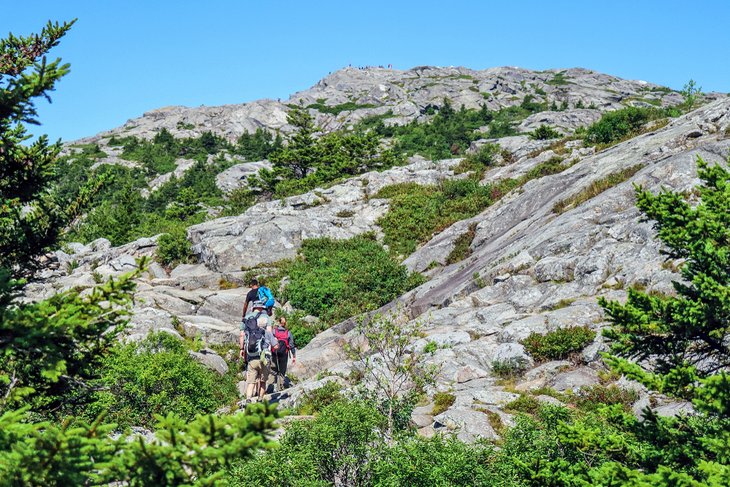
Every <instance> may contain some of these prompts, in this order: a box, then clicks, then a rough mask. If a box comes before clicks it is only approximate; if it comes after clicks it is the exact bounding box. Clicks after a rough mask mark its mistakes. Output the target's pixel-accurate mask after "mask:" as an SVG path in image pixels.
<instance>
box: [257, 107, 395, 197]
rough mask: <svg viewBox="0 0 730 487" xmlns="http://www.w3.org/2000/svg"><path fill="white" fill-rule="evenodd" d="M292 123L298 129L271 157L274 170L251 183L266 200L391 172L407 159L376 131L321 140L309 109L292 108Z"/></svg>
mask: <svg viewBox="0 0 730 487" xmlns="http://www.w3.org/2000/svg"><path fill="white" fill-rule="evenodd" d="M288 121H289V123H290V124H291V125H293V126H294V127H296V133H295V134H294V135H293V136H292V137H291V140H290V141H289V144H288V145H287V146H285V147H283V148H281V149H279V150H277V151H276V152H273V153H271V154H270V155H269V159H270V160H271V162H272V164H273V168H272V169H271V170H266V169H264V170H262V171H260V172H259V174H258V175H257V176H252V177H251V178H250V179H249V183H250V185H251V187H252V188H253V190H254V191H255V192H256V193H257V194H258V195H260V196H263V197H275V198H279V197H284V196H289V195H293V194H299V193H304V192H306V191H309V190H311V189H314V188H315V187H317V186H322V185H326V184H332V183H334V182H336V181H338V180H340V179H342V178H346V177H350V176H354V175H356V174H360V173H362V172H366V171H371V170H374V169H387V168H389V167H391V166H394V165H397V164H401V163H402V162H403V159H402V158H401V157H398V156H396V155H395V153H394V152H393V151H392V150H389V149H384V148H382V147H381V144H380V138H379V137H378V136H377V135H376V133H375V132H373V131H370V132H365V131H362V130H356V131H354V132H332V133H328V134H325V135H323V136H321V137H319V138H315V137H314V134H315V133H316V132H318V131H319V128H318V127H316V126H315V125H314V120H313V119H312V116H311V115H310V114H309V112H307V111H306V110H302V109H300V108H294V109H292V110H291V111H290V112H289V114H288Z"/></svg>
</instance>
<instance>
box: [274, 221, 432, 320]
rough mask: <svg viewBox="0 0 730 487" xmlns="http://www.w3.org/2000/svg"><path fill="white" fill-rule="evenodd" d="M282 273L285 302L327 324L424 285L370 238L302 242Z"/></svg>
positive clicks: (421, 279) (322, 239)
mask: <svg viewBox="0 0 730 487" xmlns="http://www.w3.org/2000/svg"><path fill="white" fill-rule="evenodd" d="M286 272H287V275H288V276H289V278H290V282H289V284H288V285H287V287H286V289H285V291H284V295H285V298H286V299H287V300H289V301H291V303H292V304H293V305H294V306H295V307H296V308H298V309H302V310H304V311H306V312H307V313H309V314H312V315H315V316H318V317H319V318H320V319H321V320H323V321H324V322H325V323H327V324H330V325H331V324H334V323H337V322H339V321H341V320H344V319H346V318H349V317H350V316H355V315H358V314H360V313H363V312H365V311H371V310H374V309H377V308H379V307H380V306H382V305H384V304H386V303H388V302H390V301H391V300H393V299H395V298H396V297H398V296H400V295H401V294H402V293H404V292H405V291H407V290H409V289H412V288H413V287H415V286H417V285H419V284H421V283H422V282H423V278H422V277H421V275H420V274H408V270H407V269H406V268H405V267H404V266H402V265H400V264H398V262H396V261H395V260H394V259H393V258H392V257H390V256H389V255H388V253H387V252H386V251H385V250H384V249H383V247H382V246H381V245H380V244H379V243H378V242H377V241H376V240H375V238H374V237H373V236H372V235H362V236H358V237H354V238H352V239H349V240H332V239H328V238H319V239H312V240H305V241H304V242H303V243H302V247H301V249H300V251H299V257H298V258H297V259H296V260H295V261H294V263H293V264H291V266H289V267H288V269H287V271H286Z"/></svg>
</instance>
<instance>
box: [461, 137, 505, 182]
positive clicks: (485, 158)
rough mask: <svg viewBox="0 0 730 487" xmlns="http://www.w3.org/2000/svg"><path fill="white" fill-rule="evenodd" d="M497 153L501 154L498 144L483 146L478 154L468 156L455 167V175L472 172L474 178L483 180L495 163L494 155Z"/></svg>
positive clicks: (473, 153)
mask: <svg viewBox="0 0 730 487" xmlns="http://www.w3.org/2000/svg"><path fill="white" fill-rule="evenodd" d="M497 153H499V146H498V145H497V144H486V145H483V146H481V147H480V148H479V150H477V151H476V152H472V153H469V154H467V155H466V157H464V158H463V159H462V160H461V161H460V162H459V164H457V165H456V167H454V174H464V173H468V172H471V173H472V177H473V178H475V179H481V178H482V176H484V172H485V171H486V170H487V168H488V167H489V166H491V165H492V164H493V163H494V155H495V154H497Z"/></svg>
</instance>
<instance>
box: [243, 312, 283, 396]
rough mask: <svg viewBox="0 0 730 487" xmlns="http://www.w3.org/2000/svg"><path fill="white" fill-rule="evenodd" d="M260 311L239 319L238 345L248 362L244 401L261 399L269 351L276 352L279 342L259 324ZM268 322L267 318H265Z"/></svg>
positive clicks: (267, 370)
mask: <svg viewBox="0 0 730 487" xmlns="http://www.w3.org/2000/svg"><path fill="white" fill-rule="evenodd" d="M261 315H262V313H261V312H258V313H256V314H254V313H251V314H249V315H248V316H246V317H245V318H244V319H243V320H242V321H241V338H240V342H239V346H240V348H241V357H242V358H243V359H244V361H245V362H247V363H248V368H247V370H246V401H250V400H253V399H254V397H255V398H256V399H258V400H262V399H263V398H264V395H265V394H266V381H267V379H268V377H269V367H270V363H271V351H274V352H276V351H277V350H278V348H279V342H278V341H277V340H276V338H274V335H272V334H271V332H270V331H269V330H266V329H264V328H262V327H261V326H259V319H260V318H261ZM267 322H268V319H267Z"/></svg>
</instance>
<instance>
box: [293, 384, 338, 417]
mask: <svg viewBox="0 0 730 487" xmlns="http://www.w3.org/2000/svg"><path fill="white" fill-rule="evenodd" d="M343 399H344V396H343V395H342V386H341V385H340V384H339V383H338V382H335V381H330V382H327V383H326V384H325V385H323V386H322V387H320V388H317V389H313V390H311V391H309V392H305V393H304V394H303V395H302V398H301V399H300V400H299V407H298V410H297V412H298V413H299V414H303V415H309V414H315V413H319V412H322V410H324V409H325V408H326V407H327V406H329V405H330V404H333V403H336V402H340V401H342V400H343Z"/></svg>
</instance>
